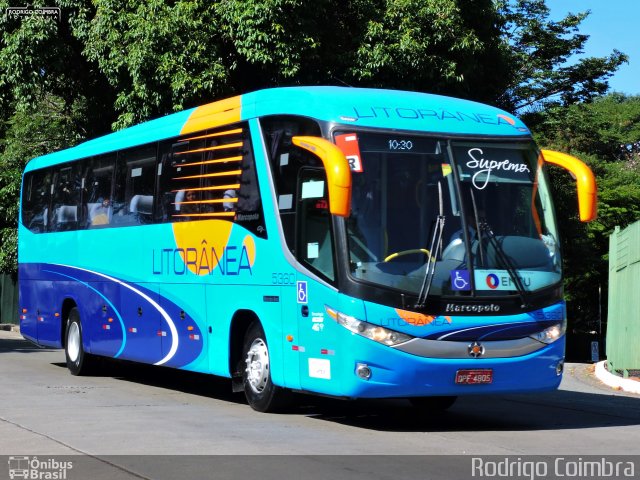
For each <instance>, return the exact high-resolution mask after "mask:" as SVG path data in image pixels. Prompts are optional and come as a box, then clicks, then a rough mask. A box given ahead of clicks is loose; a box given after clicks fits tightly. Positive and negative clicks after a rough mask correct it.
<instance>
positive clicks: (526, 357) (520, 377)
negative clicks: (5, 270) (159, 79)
mask: <svg viewBox="0 0 640 480" xmlns="http://www.w3.org/2000/svg"><path fill="white" fill-rule="evenodd" d="M549 163H552V164H555V165H559V166H560V167H563V168H565V169H566V170H568V171H569V172H571V173H572V174H573V175H574V177H575V178H576V185H577V198H578V202H577V203H578V207H579V214H580V218H581V220H583V221H589V220H591V219H593V218H594V217H595V214H596V186H595V181H594V177H593V174H592V173H591V171H590V170H589V169H588V168H587V167H586V166H585V164H583V163H582V162H581V161H580V160H578V159H576V158H574V157H570V156H568V155H565V154H562V153H558V152H552V151H546V150H543V151H541V150H539V149H538V147H536V145H535V143H534V142H533V140H532V137H531V133H530V131H529V130H528V129H527V127H526V126H525V125H524V124H523V123H522V122H521V121H520V120H519V119H518V118H516V117H514V116H513V115H510V114H509V113H506V112H503V111H501V110H498V109H496V108H494V107H490V106H486V105H482V104H479V103H474V102H470V101H465V100H459V99H454V98H448V97H443V96H436V95H428V94H424V93H416V92H402V91H393V90H375V89H359V88H339V87H294V88H274V89H267V90H261V91H256V92H253V93H248V94H244V95H240V96H236V97H233V98H229V99H226V100H221V101H217V102H214V103H210V104H207V105H203V106H201V107H197V108H193V109H190V110H186V111H183V112H180V113H175V114H172V115H167V116H165V117H162V118H159V119H156V120H152V121H149V122H145V123H142V124H140V125H136V126H134V127H131V128H127V129H124V130H121V131H118V132H115V133H112V134H109V135H106V136H104V137H100V138H96V139H93V140H90V141H87V142H84V143H82V144H80V145H77V146H75V147H72V148H69V149H67V150H62V151H58V152H55V153H51V154H48V155H44V156H41V157H38V158H35V159H33V160H31V161H30V162H29V163H28V164H27V167H26V168H25V172H24V177H23V182H22V191H21V205H20V207H21V208H20V221H19V284H20V302H19V304H20V307H19V308H20V311H19V312H18V313H19V315H20V324H21V325H20V326H21V332H22V334H23V335H24V336H25V337H26V338H28V339H29V340H31V341H33V342H35V343H37V344H38V345H42V346H47V347H56V348H63V349H65V352H66V360H67V365H68V368H69V370H70V371H71V373H72V374H74V375H83V374H87V373H89V372H90V371H91V369H92V367H94V366H95V361H96V358H97V357H110V358H116V359H123V360H131V361H136V362H143V363H148V364H153V365H161V366H165V367H173V368H180V369H185V370H190V371H195V372H203V373H209V374H213V375H219V376H223V377H229V378H231V379H232V382H231V384H232V386H233V389H234V390H236V391H244V393H245V395H246V398H247V401H248V403H249V405H251V407H252V408H254V409H256V410H259V411H269V410H274V409H276V408H279V407H281V406H282V405H283V404H284V401H285V399H286V398H287V397H289V395H288V394H289V393H290V392H291V391H296V392H309V393H316V394H322V395H329V396H335V397H341V398H352V399H354V398H390V397H395V398H408V399H410V400H411V401H412V402H413V403H414V404H415V405H416V406H418V407H421V408H431V409H443V408H447V407H448V406H450V405H451V404H452V403H453V401H454V400H455V398H456V397H457V396H459V395H467V394H494V393H507V392H538V391H544V390H551V389H555V388H557V386H558V384H559V383H560V380H561V376H562V371H563V363H564V351H565V335H564V334H565V330H566V322H567V320H566V309H565V303H564V301H563V288H562V261H561V259H562V255H561V251H560V243H559V240H558V228H557V223H556V219H555V217H554V208H553V201H552V198H551V194H550V190H549V181H548V179H547V173H546V172H547V169H548V164H549Z"/></svg>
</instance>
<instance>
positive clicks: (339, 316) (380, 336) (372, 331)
mask: <svg viewBox="0 0 640 480" xmlns="http://www.w3.org/2000/svg"><path fill="white" fill-rule="evenodd" d="M324 308H325V310H326V311H327V313H328V314H329V316H330V317H331V318H333V319H334V320H335V321H336V322H337V323H338V324H340V325H342V326H343V327H344V328H346V329H347V330H349V331H351V332H353V333H357V334H358V335H361V336H363V337H366V338H368V339H370V340H373V341H376V342H378V343H382V344H384V345H388V346H394V345H399V344H401V343H404V342H408V341H409V340H411V339H412V338H413V337H412V336H410V335H406V334H404V333H400V332H396V331H395V330H389V329H388V328H384V327H381V326H379V325H373V324H371V323H367V322H365V321H362V320H358V319H357V318H354V317H352V316H350V315H345V314H344V313H341V312H339V311H337V310H334V309H333V308H331V307H329V306H327V305H325V306H324Z"/></svg>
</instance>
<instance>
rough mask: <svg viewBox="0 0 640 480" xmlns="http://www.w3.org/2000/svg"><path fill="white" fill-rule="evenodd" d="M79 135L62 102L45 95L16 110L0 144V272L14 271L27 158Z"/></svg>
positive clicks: (67, 143)
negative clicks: (24, 109) (21, 189)
mask: <svg viewBox="0 0 640 480" xmlns="http://www.w3.org/2000/svg"><path fill="white" fill-rule="evenodd" d="M77 141H78V135H77V130H76V125H75V123H74V120H73V116H72V115H68V114H66V113H65V107H64V101H63V100H62V99H60V98H58V97H53V96H51V95H48V96H45V97H44V98H42V99H41V101H40V102H39V103H38V104H37V105H36V106H34V107H33V108H31V109H29V110H26V111H17V112H16V113H14V114H13V116H12V117H11V119H10V120H9V121H8V129H7V132H6V134H5V138H4V140H3V141H2V142H1V143H0V148H1V152H2V153H0V165H1V166H2V168H0V205H2V209H0V245H2V248H0V272H2V273H16V268H17V241H18V237H17V227H18V198H19V196H20V181H21V176H22V171H23V170H24V167H25V164H26V162H27V160H28V159H30V158H32V157H35V156H38V155H43V154H45V153H48V152H52V151H55V150H59V149H61V148H63V147H66V146H67V145H69V144H73V143H76V142H77Z"/></svg>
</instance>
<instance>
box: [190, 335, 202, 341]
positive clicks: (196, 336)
mask: <svg viewBox="0 0 640 480" xmlns="http://www.w3.org/2000/svg"><path fill="white" fill-rule="evenodd" d="M189 340H200V335H189Z"/></svg>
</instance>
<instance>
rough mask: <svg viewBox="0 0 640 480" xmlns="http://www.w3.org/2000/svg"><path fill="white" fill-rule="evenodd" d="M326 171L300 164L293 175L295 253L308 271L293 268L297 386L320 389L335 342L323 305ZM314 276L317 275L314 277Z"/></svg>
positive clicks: (329, 252)
mask: <svg viewBox="0 0 640 480" xmlns="http://www.w3.org/2000/svg"><path fill="white" fill-rule="evenodd" d="M327 190H328V189H327V181H326V174H325V173H324V170H323V169H319V168H302V169H301V170H300V172H299V175H298V192H297V199H298V201H297V209H296V249H295V251H296V257H297V258H298V261H299V262H300V263H301V264H302V265H304V266H305V267H307V268H308V269H309V270H310V271H311V272H313V274H315V275H314V276H311V275H306V274H304V273H302V272H299V273H298V278H297V282H296V302H297V307H298V309H297V310H298V331H299V333H298V336H299V340H300V348H302V349H303V350H302V351H300V352H299V359H300V360H299V365H300V377H301V386H302V388H303V389H308V390H323V391H326V390H327V387H326V383H327V382H328V381H330V380H332V378H333V376H334V373H333V370H335V354H336V345H334V344H333V343H332V337H331V335H330V333H329V330H330V329H329V328H328V327H330V326H331V325H330V323H329V322H330V321H331V319H330V318H329V317H328V315H327V312H326V310H325V305H336V304H337V298H338V292H337V290H336V289H334V288H331V287H330V286H329V285H331V284H333V283H334V282H335V258H334V257H335V256H334V252H335V248H334V241H333V234H332V227H331V214H330V212H329V204H328V195H327ZM318 278H319V279H320V280H321V281H319V280H318Z"/></svg>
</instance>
